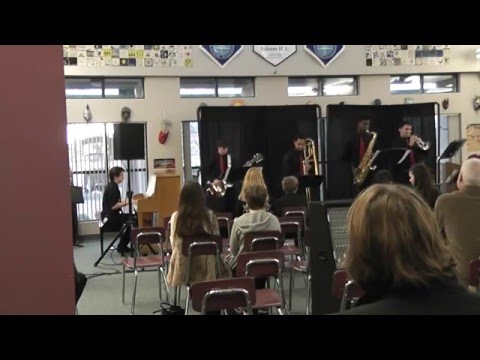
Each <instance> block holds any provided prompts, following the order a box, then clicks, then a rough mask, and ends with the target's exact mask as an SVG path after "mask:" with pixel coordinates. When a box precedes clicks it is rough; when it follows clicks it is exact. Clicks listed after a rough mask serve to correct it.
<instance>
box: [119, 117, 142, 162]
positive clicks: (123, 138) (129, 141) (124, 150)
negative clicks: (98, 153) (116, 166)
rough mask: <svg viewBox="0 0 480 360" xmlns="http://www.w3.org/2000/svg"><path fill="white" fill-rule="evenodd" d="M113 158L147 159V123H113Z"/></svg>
mask: <svg viewBox="0 0 480 360" xmlns="http://www.w3.org/2000/svg"><path fill="white" fill-rule="evenodd" d="M113 158H114V159H115V160H136V159H145V124H131V123H121V124H114V125H113Z"/></svg>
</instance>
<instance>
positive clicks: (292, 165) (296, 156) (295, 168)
mask: <svg viewBox="0 0 480 360" xmlns="http://www.w3.org/2000/svg"><path fill="white" fill-rule="evenodd" d="M303 158H304V157H303V151H298V150H295V149H290V150H288V151H287V153H286V154H285V155H284V156H283V177H285V176H301V175H303V174H302V172H303V171H302V168H303V164H302V161H303Z"/></svg>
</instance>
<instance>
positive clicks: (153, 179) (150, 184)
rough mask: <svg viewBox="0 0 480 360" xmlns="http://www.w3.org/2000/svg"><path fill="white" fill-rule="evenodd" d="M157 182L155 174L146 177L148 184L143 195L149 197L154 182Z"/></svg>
mask: <svg viewBox="0 0 480 360" xmlns="http://www.w3.org/2000/svg"><path fill="white" fill-rule="evenodd" d="M156 182H157V176H156V175H150V178H149V179H148V185H147V191H145V196H146V197H151V196H153V194H154V193H155V183H156Z"/></svg>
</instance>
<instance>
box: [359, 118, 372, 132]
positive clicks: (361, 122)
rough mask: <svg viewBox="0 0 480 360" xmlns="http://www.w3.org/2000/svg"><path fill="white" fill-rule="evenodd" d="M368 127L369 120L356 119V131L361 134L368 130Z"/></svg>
mask: <svg viewBox="0 0 480 360" xmlns="http://www.w3.org/2000/svg"><path fill="white" fill-rule="evenodd" d="M369 127H370V120H368V119H360V120H358V121H357V132H358V133H360V134H363V133H365V132H367V131H368V128H369Z"/></svg>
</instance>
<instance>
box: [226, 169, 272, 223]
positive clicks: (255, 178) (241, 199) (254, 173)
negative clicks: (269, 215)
mask: <svg viewBox="0 0 480 360" xmlns="http://www.w3.org/2000/svg"><path fill="white" fill-rule="evenodd" d="M262 171H263V168H262V167H252V168H250V169H248V170H247V172H246V174H245V178H244V179H243V183H242V189H241V191H240V195H238V199H237V202H236V204H235V213H234V214H233V215H234V217H239V216H241V215H242V214H243V213H245V212H248V210H249V209H248V206H247V201H246V199H245V188H247V187H248V186H250V185H260V186H262V187H264V188H265V191H266V192H267V198H266V200H265V204H264V208H265V209H266V210H268V209H269V208H270V199H269V196H268V189H267V185H266V184H265V180H264V179H263V172H262Z"/></svg>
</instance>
